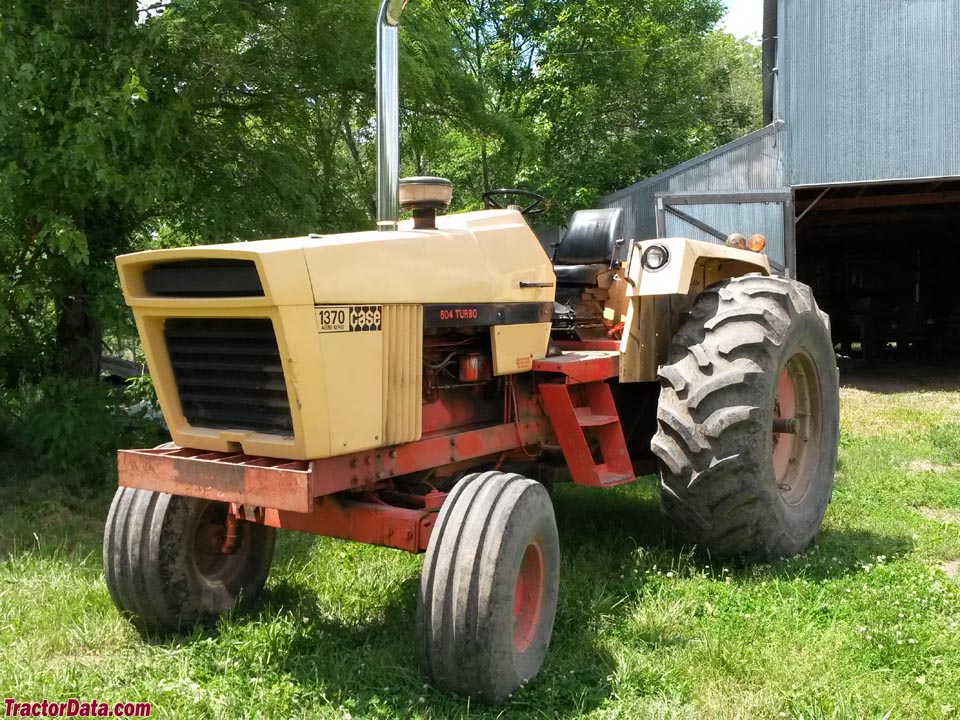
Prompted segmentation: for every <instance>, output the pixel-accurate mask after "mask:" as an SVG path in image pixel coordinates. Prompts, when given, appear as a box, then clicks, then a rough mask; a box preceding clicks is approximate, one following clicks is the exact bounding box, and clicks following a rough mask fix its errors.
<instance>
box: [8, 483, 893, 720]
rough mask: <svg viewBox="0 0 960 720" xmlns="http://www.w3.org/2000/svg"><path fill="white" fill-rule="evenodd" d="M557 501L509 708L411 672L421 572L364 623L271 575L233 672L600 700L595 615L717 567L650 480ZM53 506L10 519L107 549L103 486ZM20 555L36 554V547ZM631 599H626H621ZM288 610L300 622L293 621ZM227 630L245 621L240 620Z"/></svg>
mask: <svg viewBox="0 0 960 720" xmlns="http://www.w3.org/2000/svg"><path fill="white" fill-rule="evenodd" d="M11 490H12V489H11ZM12 494H13V495H14V496H16V497H17V500H19V502H20V503H23V502H25V501H26V500H27V499H28V498H33V497H35V493H28V492H26V491H20V492H16V491H13V492H12ZM104 501H106V502H104ZM554 501H555V508H556V513H557V520H558V525H559V527H560V538H561V547H562V553H563V558H562V565H561V581H560V582H561V596H560V605H559V607H558V613H557V622H556V626H555V632H554V638H553V642H552V645H551V649H550V652H549V654H548V656H547V661H546V664H545V666H544V669H543V671H542V672H541V675H540V676H539V677H538V679H537V680H536V681H535V682H534V683H532V684H531V685H530V686H529V687H525V688H521V689H520V690H518V691H517V692H516V693H515V694H514V696H513V698H511V700H510V701H509V702H508V703H507V705H506V706H505V707H504V708H499V709H492V708H485V707H482V706H478V705H477V704H476V703H470V702H468V701H466V700H462V699H460V698H456V697H452V696H449V695H447V694H444V693H441V692H439V691H437V690H434V689H432V688H430V687H427V686H425V685H424V682H423V680H422V679H421V677H420V675H419V673H418V671H417V667H416V652H415V629H414V619H415V613H416V594H417V585H418V579H416V578H411V579H409V580H408V581H406V582H404V583H403V584H401V585H400V586H399V587H394V588H393V589H391V590H390V591H389V592H388V593H385V594H382V595H378V596H377V597H376V600H375V602H376V603H377V607H376V608H370V610H369V612H361V613H360V615H362V616H364V617H367V618H371V619H370V620H368V621H364V622H362V623H361V622H355V623H351V622H345V621H343V620H341V619H338V618H336V617H334V616H335V615H337V608H336V607H332V606H331V603H332V602H334V601H331V599H330V598H329V597H325V598H323V599H321V598H320V596H319V595H318V594H317V592H316V591H315V590H314V588H312V587H311V586H310V585H309V584H303V583H300V582H298V581H296V580H283V581H281V582H279V583H274V584H272V585H271V586H270V587H269V588H268V589H267V590H266V591H265V592H264V593H263V595H262V596H261V598H260V599H259V601H258V602H256V603H255V604H254V605H253V606H252V607H251V608H249V609H246V610H244V611H239V612H237V613H235V614H234V615H233V618H232V619H231V623H234V624H235V625H243V624H250V625H253V626H255V627H252V628H250V632H251V633H252V634H254V635H255V637H253V638H251V641H252V651H251V655H252V657H243V656H244V655H245V653H240V655H241V657H242V658H243V659H242V662H245V663H249V667H248V668H244V667H243V666H240V667H236V668H231V670H230V672H236V673H239V674H240V675H241V676H242V674H243V673H244V672H247V673H250V674H252V675H253V674H256V673H257V672H262V665H257V664H256V663H257V662H260V658H259V656H258V653H260V652H270V653H274V654H275V655H276V657H277V660H276V661H275V664H273V663H272V664H271V667H276V668H277V671H278V672H279V673H282V674H288V675H289V676H290V678H291V679H292V680H293V681H295V682H296V683H297V684H299V685H301V686H303V687H304V688H305V689H306V692H308V693H309V694H310V695H313V696H316V697H318V698H320V699H323V700H324V701H327V702H330V703H333V704H337V703H341V704H343V705H344V708H345V710H349V711H350V712H351V713H354V714H363V715H367V714H371V715H377V714H379V715H384V714H387V715H396V716H407V715H411V714H414V713H418V712H419V713H421V714H428V715H434V716H437V717H460V716H463V715H466V714H470V715H477V714H480V715H483V714H485V713H489V714H490V715H492V716H496V715H498V714H501V713H503V712H506V713H507V714H508V715H509V714H513V713H516V714H521V713H525V712H527V711H530V712H534V711H536V712H538V713H540V714H544V713H545V714H548V715H560V716H563V715H569V714H574V713H583V712H589V711H590V710H592V709H595V708H597V707H599V706H601V705H602V704H603V703H604V702H605V701H606V699H607V698H608V696H609V695H610V692H611V687H610V684H609V681H608V677H609V676H610V675H611V674H612V673H613V672H614V670H615V668H616V662H615V660H614V658H613V657H612V656H611V654H610V653H609V651H608V650H607V649H606V647H605V645H604V643H603V638H602V633H601V632H600V630H602V627H601V625H600V624H599V623H600V622H601V620H600V619H599V618H603V620H602V623H604V624H606V625H607V626H609V625H611V624H612V625H614V626H615V625H616V624H617V623H619V622H622V621H625V620H626V619H627V614H628V613H630V612H631V610H632V608H635V606H636V603H637V602H643V595H644V591H645V587H644V586H645V585H646V583H647V582H648V579H647V578H648V576H649V574H648V571H650V570H651V568H658V567H659V568H662V569H664V570H666V569H671V568H679V567H683V568H687V569H692V570H693V571H694V572H704V573H706V574H708V575H711V574H716V575H717V576H719V570H720V566H719V564H717V563H715V562H714V561H712V560H711V558H709V557H708V556H706V555H702V554H697V553H694V552H692V551H691V548H690V547H689V546H685V545H684V544H683V543H682V542H681V541H680V540H679V539H677V538H676V537H674V535H673V533H672V532H671V530H670V528H669V526H668V525H667V523H666V522H665V521H664V520H663V519H662V518H661V516H660V513H659V506H658V499H657V486H656V482H655V480H654V479H653V478H641V479H640V481H639V482H638V483H636V484H634V485H632V486H628V487H625V488H622V489H619V490H610V491H606V492H601V491H598V490H591V489H587V488H580V487H571V486H562V487H558V488H557V491H556V493H555V497H554ZM48 502H51V503H52V504H51V505H49V506H40V507H38V508H36V509H35V512H34V516H33V517H32V518H31V521H30V522H22V523H17V524H16V525H15V527H14V528H13V529H14V530H15V532H16V535H17V536H19V537H22V538H27V537H30V533H29V532H28V530H29V528H30V527H31V526H34V527H35V526H36V524H37V522H40V523H41V525H42V526H45V527H51V529H53V527H54V526H56V525H62V527H61V532H62V533H63V534H64V539H66V538H70V539H71V540H73V541H75V542H77V543H78V546H79V549H80V550H81V551H83V552H95V553H98V552H99V549H100V546H99V543H100V537H99V529H102V523H103V518H104V517H105V516H106V512H107V507H108V505H109V498H108V497H107V496H106V493H103V494H102V495H101V494H98V493H92V494H91V496H90V497H84V498H81V499H79V500H78V502H77V506H76V507H73V506H71V508H70V512H69V513H68V515H69V516H68V517H62V516H58V513H59V512H60V510H58V504H57V503H56V502H55V501H53V500H50V501H48ZM67 526H69V527H67ZM95 529H96V530H97V531H96V532H94V530H95ZM95 536H96V537H95ZM313 542H314V541H313V539H312V538H310V537H309V536H303V537H300V538H296V539H294V538H291V542H289V543H284V545H283V548H282V551H281V559H282V560H283V561H285V562H293V563H296V562H299V561H302V562H303V563H305V564H306V563H308V562H309V554H310V552H311V548H312V547H313ZM910 549H911V542H910V541H909V540H908V539H906V538H901V537H893V536H884V535H878V534H876V533H872V532H869V531H865V530H857V529H854V530H847V529H838V530H829V529H828V530H827V531H825V532H824V533H823V535H822V537H821V538H820V541H819V544H818V546H817V548H816V549H815V550H812V551H808V552H807V553H805V554H804V555H803V556H801V557H800V558H798V559H794V560H791V561H778V562H775V563H771V564H768V565H760V566H754V567H741V566H737V565H734V564H729V567H730V568H731V571H732V572H731V581H732V582H733V583H735V584H742V585H743V586H748V585H750V584H751V583H757V582H760V581H762V580H763V579H769V578H777V579H781V580H790V579H795V578H806V579H816V580H828V579H835V578H842V577H844V576H848V575H853V574H856V573H858V572H861V571H862V570H861V568H860V566H861V565H863V564H869V563H873V562H875V561H876V558H877V556H880V555H884V556H886V558H888V559H891V560H892V559H894V558H895V557H896V556H898V555H902V554H904V553H906V552H909V551H910ZM24 551H25V552H26V551H29V550H28V547H25V548H24ZM33 551H35V550H33ZM358 577H359V578H360V579H359V580H358V582H360V581H362V578H363V574H362V573H360V574H359V575H358ZM718 579H719V577H718ZM624 597H629V598H630V599H629V601H627V602H623V598H624ZM281 617H287V622H285V623H276V622H275V621H276V620H277V619H278V618H281ZM291 617H292V618H294V619H295V620H296V621H295V622H291V621H290V618H291ZM228 632H230V633H233V632H240V633H243V632H245V630H244V629H242V628H241V629H240V630H236V629H234V628H231V629H230V630H229V631H228ZM219 634H220V632H219V630H218V629H217V628H201V629H196V630H195V631H194V634H193V635H192V636H189V637H184V636H183V635H179V636H162V637H152V638H146V639H145V641H146V642H149V643H151V644H157V645H165V644H174V643H187V644H192V643H195V642H196V641H197V640H206V639H209V638H213V637H217V636H218V635H219ZM281 635H282V637H281ZM636 639H637V640H638V641H639V642H642V643H643V644H644V645H646V646H648V647H650V648H670V647H674V646H679V645H684V644H686V643H688V642H689V640H690V638H688V637H684V636H682V635H676V634H665V633H663V632H660V631H658V629H657V628H655V627H651V628H644V629H640V630H639V633H638V634H636ZM217 646H219V643H214V649H213V650H212V651H211V652H214V653H216V652H219V651H218V650H216V647H217ZM211 666H213V661H211Z"/></svg>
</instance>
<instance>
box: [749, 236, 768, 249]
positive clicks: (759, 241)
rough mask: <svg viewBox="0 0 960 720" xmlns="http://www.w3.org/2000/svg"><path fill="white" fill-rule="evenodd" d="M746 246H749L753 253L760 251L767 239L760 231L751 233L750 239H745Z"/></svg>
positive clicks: (765, 245)
mask: <svg viewBox="0 0 960 720" xmlns="http://www.w3.org/2000/svg"><path fill="white" fill-rule="evenodd" d="M747 247H749V248H750V249H751V250H752V251H753V252H755V253H758V252H761V251H763V249H764V248H765V247H767V239H766V238H765V237H764V236H763V235H761V234H760V233H757V234H756V235H751V236H750V239H749V240H747Z"/></svg>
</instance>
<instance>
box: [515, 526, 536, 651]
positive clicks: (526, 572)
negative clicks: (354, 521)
mask: <svg viewBox="0 0 960 720" xmlns="http://www.w3.org/2000/svg"><path fill="white" fill-rule="evenodd" d="M543 577H544V562H543V549H542V548H541V547H540V543H538V542H537V541H534V542H532V543H530V544H529V545H528V546H527V549H526V551H525V552H524V553H523V560H521V562H520V570H519V572H517V582H516V586H515V588H514V591H513V649H514V650H516V651H517V652H519V653H522V652H525V651H526V650H527V648H529V647H530V643H531V642H533V638H534V637H535V636H536V634H537V626H538V625H539V624H540V614H541V613H542V611H543Z"/></svg>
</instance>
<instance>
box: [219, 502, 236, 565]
mask: <svg viewBox="0 0 960 720" xmlns="http://www.w3.org/2000/svg"><path fill="white" fill-rule="evenodd" d="M238 522H239V521H238V520H237V516H236V515H234V514H233V513H232V512H230V513H227V527H226V532H224V534H223V544H222V545H221V546H220V552H222V553H223V554H224V555H233V554H234V553H235V552H236V551H237V545H239V543H240V535H239V533H238V532H237V523H238Z"/></svg>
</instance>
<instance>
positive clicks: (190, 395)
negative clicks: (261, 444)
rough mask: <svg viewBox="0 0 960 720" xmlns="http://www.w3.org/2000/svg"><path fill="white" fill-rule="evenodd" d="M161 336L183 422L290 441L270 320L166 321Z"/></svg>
mask: <svg viewBox="0 0 960 720" xmlns="http://www.w3.org/2000/svg"><path fill="white" fill-rule="evenodd" d="M163 334H164V337H165V338H166V342H167V351H168V352H169V354H170V364H171V365H172V367H173V375H174V380H175V381H176V384H177V392H178V393H179V395H180V406H181V408H182V411H183V415H184V417H185V418H186V419H187V422H189V423H190V424H191V425H193V426H195V427H211V428H223V429H236V430H251V431H255V432H263V433H272V434H277V435H293V421H292V419H291V417H290V402H289V400H288V398H287V388H286V384H285V383H284V379H283V367H282V365H281V362H280V351H279V349H278V348H277V337H276V335H275V334H274V332H273V323H272V322H271V321H270V320H269V319H260V318H257V319H253V318H170V319H168V320H167V321H166V322H165V324H164V330H163Z"/></svg>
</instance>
